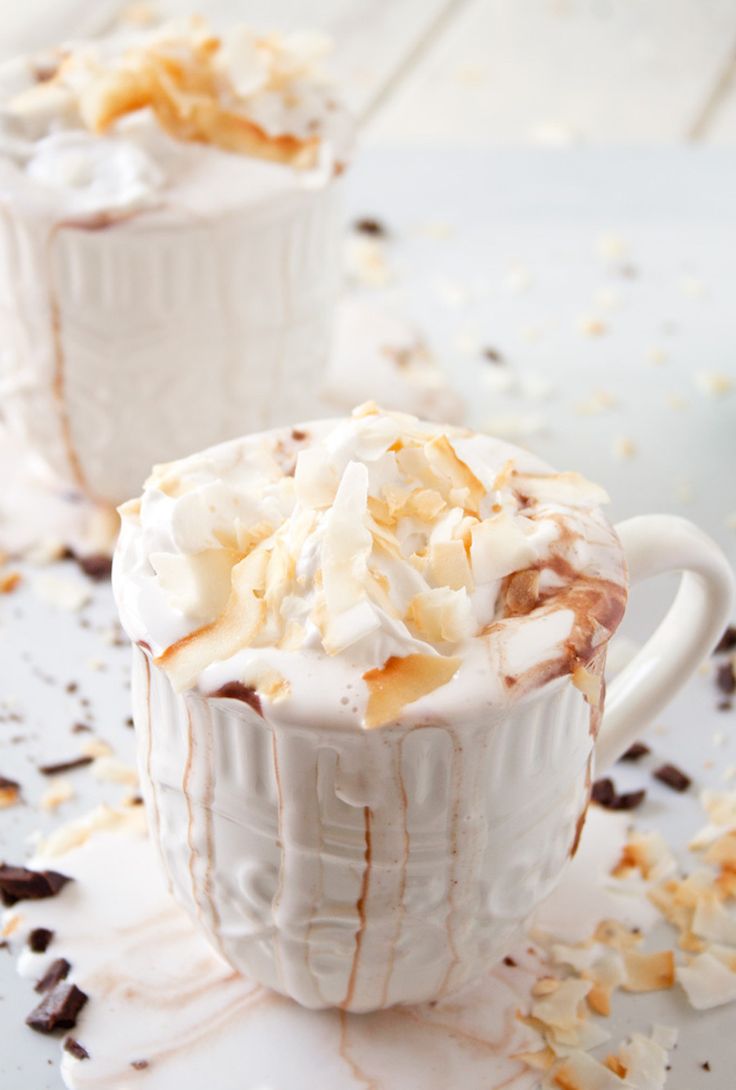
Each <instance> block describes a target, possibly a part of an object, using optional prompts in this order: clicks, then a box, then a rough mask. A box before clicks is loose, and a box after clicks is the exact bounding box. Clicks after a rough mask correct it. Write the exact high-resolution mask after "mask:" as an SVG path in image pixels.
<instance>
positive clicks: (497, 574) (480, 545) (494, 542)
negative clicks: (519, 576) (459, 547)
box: [470, 511, 536, 583]
mask: <svg viewBox="0 0 736 1090" xmlns="http://www.w3.org/2000/svg"><path fill="white" fill-rule="evenodd" d="M471 539H472V544H471V546H470V560H471V564H472V568H473V576H474V578H475V581H476V582H477V583H492V582H493V581H494V580H496V579H503V578H504V576H506V575H511V573H512V572H517V571H521V570H522V569H524V568H529V567H530V566H531V565H532V564H533V562H534V561H535V559H536V553H535V550H534V547H533V546H532V545H531V543H530V542H529V539H528V538H527V537H526V535H525V534H524V532H523V531H522V530H521V529H520V527H519V525H518V522H516V521H515V520H514V519H512V518H511V517H510V516H509V515H507V514H506V512H504V511H502V512H500V514H497V515H493V516H492V517H491V518H487V519H483V521H482V522H479V523H477V524H476V525H475V526H473V528H472V531H471Z"/></svg>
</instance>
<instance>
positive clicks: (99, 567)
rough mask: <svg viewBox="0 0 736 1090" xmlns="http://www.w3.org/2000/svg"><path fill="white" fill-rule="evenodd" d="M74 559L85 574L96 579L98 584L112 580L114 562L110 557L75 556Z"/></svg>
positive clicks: (99, 555)
mask: <svg viewBox="0 0 736 1090" xmlns="http://www.w3.org/2000/svg"><path fill="white" fill-rule="evenodd" d="M74 559H75V560H76V562H77V564H79V566H80V568H81V569H82V571H83V572H84V574H85V575H88V576H89V578H90V579H94V581H95V582H96V583H101V582H103V581H104V580H106V579H109V578H110V573H111V571H112V560H111V559H110V557H109V556H104V555H102V554H101V553H100V554H95V555H94V556H75V558H74Z"/></svg>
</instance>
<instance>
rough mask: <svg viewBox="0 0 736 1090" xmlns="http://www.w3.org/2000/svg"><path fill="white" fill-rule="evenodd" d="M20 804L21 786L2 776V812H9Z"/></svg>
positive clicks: (0, 789)
mask: <svg viewBox="0 0 736 1090" xmlns="http://www.w3.org/2000/svg"><path fill="white" fill-rule="evenodd" d="M19 802H20V784H18V783H16V782H15V780H8V779H5V777H3V776H0V810H7V809H8V808H9V807H11V806H15V805H16V804H17V803H19Z"/></svg>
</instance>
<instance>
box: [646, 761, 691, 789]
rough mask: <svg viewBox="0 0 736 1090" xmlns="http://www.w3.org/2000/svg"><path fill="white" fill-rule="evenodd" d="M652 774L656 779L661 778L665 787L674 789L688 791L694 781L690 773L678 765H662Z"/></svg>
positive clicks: (660, 780)
mask: <svg viewBox="0 0 736 1090" xmlns="http://www.w3.org/2000/svg"><path fill="white" fill-rule="evenodd" d="M652 775H653V776H654V778H655V780H659V782H660V783H663V784H664V785H665V787H670V788H672V790H673V791H680V792H682V791H687V789H688V787H689V786H690V784H691V783H692V782H693V781H692V780H691V779H690V777H689V776H688V775H686V774H685V773H684V772H682V771H681V770H680V769H679V768H677V767H676V765H662V766H661V767H660V768H658V769H656V770H655V771H654V772H653V773H652Z"/></svg>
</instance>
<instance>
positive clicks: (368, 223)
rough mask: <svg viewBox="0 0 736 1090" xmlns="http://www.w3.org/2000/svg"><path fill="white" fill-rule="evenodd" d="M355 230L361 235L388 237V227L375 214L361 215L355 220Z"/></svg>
mask: <svg viewBox="0 0 736 1090" xmlns="http://www.w3.org/2000/svg"><path fill="white" fill-rule="evenodd" d="M353 230H354V231H358V232H359V233H360V234H361V235H373V237H374V238H386V236H387V235H388V233H389V232H388V228H387V227H386V225H385V223H381V221H380V220H379V219H376V217H375V216H361V217H360V219H357V220H355V221H354V222H353Z"/></svg>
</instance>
